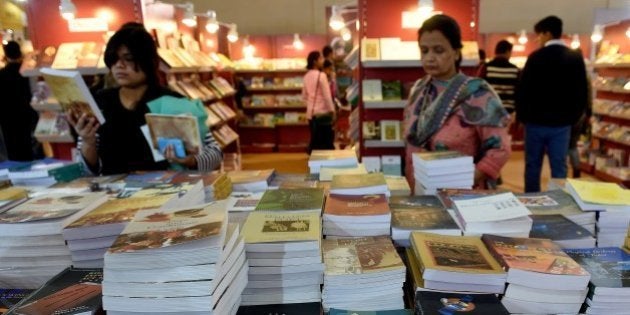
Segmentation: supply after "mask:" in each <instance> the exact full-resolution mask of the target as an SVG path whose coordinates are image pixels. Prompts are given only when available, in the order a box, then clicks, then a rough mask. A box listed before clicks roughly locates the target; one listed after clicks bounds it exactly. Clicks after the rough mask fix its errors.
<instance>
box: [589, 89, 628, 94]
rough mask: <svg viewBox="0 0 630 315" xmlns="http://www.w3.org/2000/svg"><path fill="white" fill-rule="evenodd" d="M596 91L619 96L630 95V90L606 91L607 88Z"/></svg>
mask: <svg viewBox="0 0 630 315" xmlns="http://www.w3.org/2000/svg"><path fill="white" fill-rule="evenodd" d="M595 91H597V92H608V93H617V94H630V90H612V89H605V88H595Z"/></svg>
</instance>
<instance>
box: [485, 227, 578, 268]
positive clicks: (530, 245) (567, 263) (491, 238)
mask: <svg viewBox="0 0 630 315" xmlns="http://www.w3.org/2000/svg"><path fill="white" fill-rule="evenodd" d="M481 239H482V240H483V242H484V243H485V244H486V246H487V247H488V250H489V251H490V253H492V255H493V256H494V257H495V258H496V259H497V260H498V261H499V263H501V265H503V266H504V267H506V268H508V269H509V268H515V269H520V270H527V271H534V272H541V273H549V274H557V275H575V276H581V275H587V274H588V272H587V271H586V270H584V269H583V268H582V267H581V266H580V265H579V264H578V263H577V262H575V260H573V258H571V257H569V256H568V255H567V254H566V253H565V252H564V251H562V248H560V246H558V245H557V244H555V243H554V242H552V241H551V240H548V239H540V238H517V237H504V236H497V235H489V234H484V235H483V236H482V237H481Z"/></svg>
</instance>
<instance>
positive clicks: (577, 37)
mask: <svg viewBox="0 0 630 315" xmlns="http://www.w3.org/2000/svg"><path fill="white" fill-rule="evenodd" d="M571 48H573V49H578V48H580V35H578V34H573V39H572V40H571Z"/></svg>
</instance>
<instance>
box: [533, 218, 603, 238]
mask: <svg viewBox="0 0 630 315" xmlns="http://www.w3.org/2000/svg"><path fill="white" fill-rule="evenodd" d="M529 217H530V218H532V220H533V224H532V230H531V231H530V232H529V237H532V238H548V239H550V240H552V241H563V240H574V239H581V238H587V237H593V234H591V232H589V231H588V230H587V229H585V228H583V227H581V226H579V225H577V224H576V223H575V222H573V221H571V220H569V219H567V218H565V217H564V216H563V215H560V214H550V215H530V216H529Z"/></svg>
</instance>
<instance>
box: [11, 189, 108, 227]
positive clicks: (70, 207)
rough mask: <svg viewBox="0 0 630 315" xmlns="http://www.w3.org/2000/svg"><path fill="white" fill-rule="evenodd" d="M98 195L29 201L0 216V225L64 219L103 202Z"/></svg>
mask: <svg viewBox="0 0 630 315" xmlns="http://www.w3.org/2000/svg"><path fill="white" fill-rule="evenodd" d="M105 198H106V197H105V195H104V194H99V193H82V194H51V195H44V196H41V197H36V198H33V199H30V200H28V201H26V202H24V203H22V204H20V205H18V206H16V207H15V208H13V209H10V210H9V211H7V212H4V213H2V214H0V223H23V222H33V221H40V220H50V219H58V218H64V217H67V216H70V215H73V214H75V213H77V212H79V211H81V210H83V209H85V208H87V207H89V206H90V205H92V204H94V203H96V202H99V201H100V202H104V201H105Z"/></svg>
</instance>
